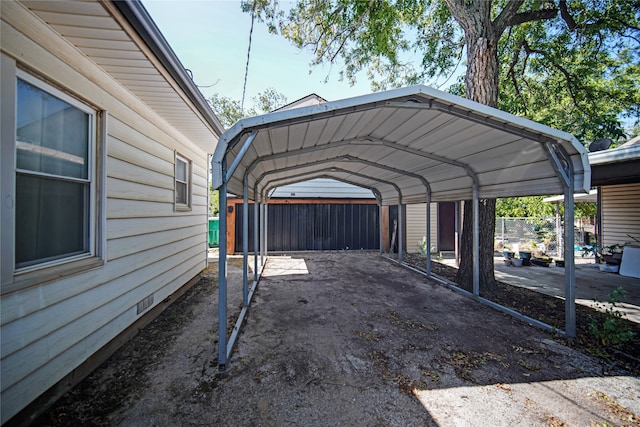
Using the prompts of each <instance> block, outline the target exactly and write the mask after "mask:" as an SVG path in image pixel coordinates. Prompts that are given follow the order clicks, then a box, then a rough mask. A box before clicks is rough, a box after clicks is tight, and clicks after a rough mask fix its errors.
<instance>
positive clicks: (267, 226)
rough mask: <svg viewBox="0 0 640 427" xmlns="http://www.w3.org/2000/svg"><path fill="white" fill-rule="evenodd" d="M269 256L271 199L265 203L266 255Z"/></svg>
mask: <svg viewBox="0 0 640 427" xmlns="http://www.w3.org/2000/svg"><path fill="white" fill-rule="evenodd" d="M268 256H269V199H267V202H266V203H265V205H264V257H265V258H267V257H268Z"/></svg>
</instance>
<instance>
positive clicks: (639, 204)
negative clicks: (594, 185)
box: [600, 184, 640, 246]
mask: <svg viewBox="0 0 640 427" xmlns="http://www.w3.org/2000/svg"><path fill="white" fill-rule="evenodd" d="M600 188H601V191H602V240H603V243H604V245H605V246H608V245H614V244H622V243H625V242H633V241H634V240H633V239H632V238H631V237H630V236H629V235H631V236H633V237H634V238H636V239H640V184H625V185H611V186H606V187H600Z"/></svg>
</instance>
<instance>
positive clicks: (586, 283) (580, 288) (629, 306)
mask: <svg viewBox="0 0 640 427" xmlns="http://www.w3.org/2000/svg"><path fill="white" fill-rule="evenodd" d="M503 259H504V258H503V257H502V256H496V257H495V258H494V265H495V275H496V279H497V280H500V281H502V282H505V283H509V284H511V285H516V286H521V287H524V288H527V289H530V290H533V291H537V292H542V293H544V294H547V295H552V296H557V297H564V268H561V267H556V266H555V264H552V265H550V266H549V267H539V266H534V265H533V266H529V267H514V266H506V265H505V264H504V262H503ZM574 259H575V262H576V304H582V305H585V306H588V307H593V306H594V299H595V300H598V301H600V302H606V301H608V295H609V293H610V292H611V291H612V290H614V289H615V288H617V287H619V286H621V287H622V288H624V290H625V291H626V294H627V296H626V299H625V301H624V302H622V303H620V304H618V307H619V309H620V311H622V312H624V313H625V314H626V316H627V317H626V318H627V319H628V320H631V321H633V322H636V323H640V279H636V278H633V277H625V276H621V275H619V274H615V273H607V272H603V271H600V269H599V267H598V265H597V264H595V260H594V258H593V257H582V256H581V254H580V252H576V254H575V257H574ZM439 262H442V263H444V264H447V265H450V266H456V265H455V259H453V258H452V257H445V258H444V259H442V260H440V261H439Z"/></svg>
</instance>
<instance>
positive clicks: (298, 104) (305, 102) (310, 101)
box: [273, 93, 327, 111]
mask: <svg viewBox="0 0 640 427" xmlns="http://www.w3.org/2000/svg"><path fill="white" fill-rule="evenodd" d="M325 102H327V100H326V99H324V98H323V97H321V96H318V95H316V94H315V93H310V94H309V95H307V96H304V97H302V98H300V99H298V100H296V101H293V102H290V103H288V104H287V105H283V106H282V107H280V108H276V109H275V110H273V111H284V110H292V109H294V108H302V107H310V106H312V105H320V104H324V103H325Z"/></svg>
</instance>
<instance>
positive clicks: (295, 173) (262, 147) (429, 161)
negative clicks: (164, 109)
mask: <svg viewBox="0 0 640 427" xmlns="http://www.w3.org/2000/svg"><path fill="white" fill-rule="evenodd" d="M211 166H212V174H213V176H212V182H213V188H218V189H219V190H220V205H221V206H222V207H224V206H226V195H227V193H231V194H236V195H242V196H243V205H244V206H243V208H244V209H243V239H244V241H243V248H244V250H243V269H244V274H243V276H244V277H243V290H242V292H243V305H242V309H241V312H240V316H239V318H238V319H237V321H236V324H235V326H234V328H233V331H232V333H231V335H230V336H229V337H227V332H226V331H227V282H226V261H227V254H226V218H225V215H221V218H220V256H219V306H218V316H219V340H218V364H219V368H220V370H224V369H225V366H226V364H227V362H228V360H229V357H230V354H231V351H232V348H233V345H234V342H235V340H236V338H237V334H238V332H239V328H240V325H241V324H242V322H243V320H244V316H245V314H246V311H247V309H248V306H249V303H250V301H251V297H252V295H253V292H254V291H255V289H256V286H257V284H258V281H259V276H260V273H259V272H260V269H261V268H262V267H263V266H264V261H265V257H266V256H267V249H266V248H267V246H266V224H267V221H266V214H267V209H266V207H267V204H268V201H269V194H270V191H271V190H272V189H274V188H276V187H278V186H281V185H285V184H290V183H294V182H300V181H305V180H308V179H312V178H317V177H329V178H333V179H336V180H340V181H343V182H347V183H351V184H354V185H358V186H360V187H364V188H368V189H371V190H372V191H373V193H374V195H375V196H376V199H377V201H378V205H379V207H380V209H382V206H385V205H397V206H398V211H399V215H398V217H399V218H400V221H401V218H402V215H401V213H402V208H403V204H406V203H424V202H426V205H427V209H426V212H427V230H425V231H426V236H427V239H428V236H429V235H430V233H429V223H430V221H429V205H430V203H431V202H439V201H460V200H471V203H472V206H473V212H474V215H473V292H472V294H473V296H474V297H476V298H479V295H480V283H479V277H480V275H479V244H478V241H479V227H480V224H479V219H478V205H479V199H481V198H499V197H516V196H530V195H545V194H557V193H562V194H564V203H565V213H564V222H565V224H573V216H574V209H573V208H574V202H573V193H574V192H578V193H579V192H588V191H589V187H590V173H591V172H590V167H589V163H588V158H587V152H586V150H585V149H584V147H583V146H582V145H581V144H580V142H579V141H578V140H577V139H576V138H575V137H573V136H572V135H570V134H567V133H564V132H560V131H558V130H555V129H552V128H550V127H547V126H543V125H540V124H538V123H535V122H532V121H529V120H525V119H522V118H519V117H516V116H513V115H511V114H508V113H505V112H503V111H500V110H497V109H494V108H490V107H487V106H485V105H481V104H478V103H475V102H472V101H469V100H467V99H464V98H460V97H457V96H455V95H451V94H448V93H445V92H441V91H438V90H435V89H432V88H430V87H426V86H411V87H407V88H401V89H395V90H390V91H386V92H380V93H374V94H370V95H365V96H360V97H355V98H350V99H344V100H340V101H335V102H328V103H325V104H320V105H316V106H311V107H303V108H298V109H293V110H285V111H277V112H273V113H269V114H265V115H262V116H257V117H251V118H247V119H242V120H240V121H238V122H237V123H236V124H235V125H233V127H231V128H230V129H229V130H227V131H226V132H225V133H224V134H223V135H222V136H221V138H220V141H219V143H218V146H217V148H216V152H215V154H214V156H213V158H212V164H211ZM249 200H252V201H253V202H254V203H253V206H254V230H256V231H257V232H256V233H254V245H253V247H254V268H253V270H254V278H253V284H252V286H251V289H249V280H248V246H249V245H248V234H249V233H248V209H249ZM259 218H260V221H259ZM258 222H261V223H260V224H258ZM402 229H403V227H402V224H399V225H398V230H400V233H399V235H398V240H399V245H398V246H399V248H400V249H399V253H398V262H399V263H401V264H402V263H403V258H402V256H403V254H402V239H403V236H402V232H401V230H402ZM259 245H260V247H259ZM573 245H574V237H573V227H565V236H564V248H565V253H573ZM381 247H382V246H381ZM428 247H430V242H429V241H427V248H428ZM427 252H429V251H427ZM430 262H431V260H430V257H429V254H427V262H426V266H425V269H426V274H427V276H432V273H431V266H430ZM574 291H575V270H574V262H573V258H572V257H568V258H567V259H566V260H565V330H564V331H563V332H564V333H565V334H566V335H567V336H574V335H575V295H574Z"/></svg>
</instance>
